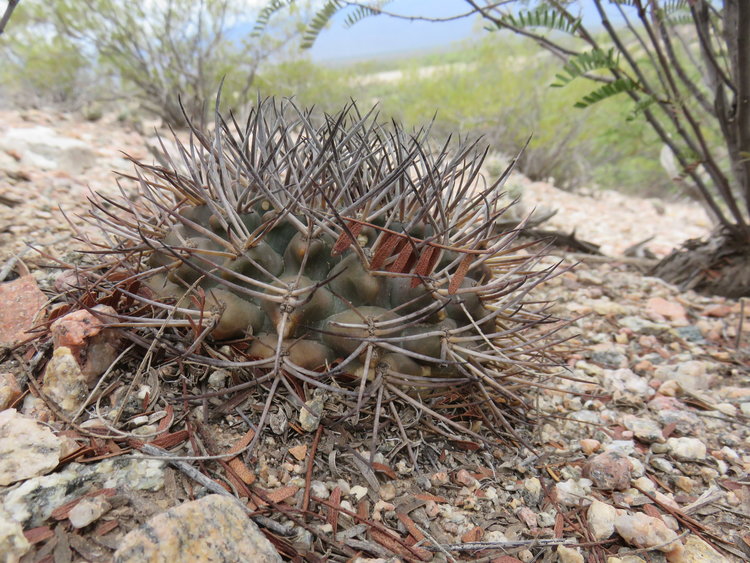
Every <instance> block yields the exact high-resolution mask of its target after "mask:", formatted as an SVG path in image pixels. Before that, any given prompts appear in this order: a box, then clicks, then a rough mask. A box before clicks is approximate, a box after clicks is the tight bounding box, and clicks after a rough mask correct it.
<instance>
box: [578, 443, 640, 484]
mask: <svg viewBox="0 0 750 563" xmlns="http://www.w3.org/2000/svg"><path fill="white" fill-rule="evenodd" d="M583 475H584V477H588V478H589V479H591V481H592V482H593V483H594V486H595V487H596V488H598V489H602V490H606V491H613V490H618V491H624V490H625V489H627V488H628V487H629V486H630V460H629V459H628V458H627V457H626V456H623V455H621V454H619V453H617V452H604V453H603V454H599V455H597V456H594V457H592V458H590V459H588V460H587V461H586V464H585V465H584V466H583Z"/></svg>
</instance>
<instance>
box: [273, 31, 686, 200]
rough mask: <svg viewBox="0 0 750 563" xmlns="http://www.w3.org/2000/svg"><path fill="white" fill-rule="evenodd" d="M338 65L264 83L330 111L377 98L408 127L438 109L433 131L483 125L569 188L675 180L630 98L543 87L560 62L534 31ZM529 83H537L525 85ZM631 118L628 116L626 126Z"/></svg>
mask: <svg viewBox="0 0 750 563" xmlns="http://www.w3.org/2000/svg"><path fill="white" fill-rule="evenodd" d="M368 66H369V68H366V69H363V68H362V65H354V66H351V67H346V68H339V69H326V68H321V67H318V66H315V65H312V64H310V63H300V62H296V63H291V64H286V65H283V66H280V67H277V68H275V69H273V71H272V72H269V73H267V74H264V75H263V77H262V80H259V82H262V91H263V92H264V93H269V94H270V93H278V94H282V95H287V94H290V93H292V92H296V95H297V98H298V99H300V100H301V101H302V102H304V103H315V104H317V105H318V106H319V107H321V108H322V109H326V110H331V111H333V110H334V109H335V108H337V107H339V106H340V105H341V104H342V103H344V102H345V101H346V100H347V99H349V98H350V97H353V98H355V99H358V100H362V101H366V102H368V103H369V102H370V101H377V102H379V104H380V109H381V115H382V116H383V117H386V118H387V117H394V118H396V119H397V120H399V121H401V122H402V123H404V125H405V126H408V127H419V126H421V125H423V124H424V123H426V122H429V121H430V120H432V119H433V117H434V118H435V121H434V124H433V132H435V133H437V134H438V136H447V135H450V134H459V135H462V136H467V135H468V136H474V137H476V136H478V135H483V136H484V137H485V138H486V139H487V141H488V142H489V143H490V144H491V145H492V147H493V148H494V149H495V150H498V151H500V152H502V153H504V154H505V155H507V156H508V157H512V156H515V155H516V154H517V153H518V152H519V151H520V150H521V149H522V148H523V147H524V145H525V144H526V142H527V140H528V139H529V137H531V140H530V142H529V146H528V147H527V149H526V150H525V151H524V153H523V154H522V155H521V159H520V162H519V166H520V167H521V170H522V171H523V172H524V173H525V174H526V175H528V176H529V177H531V178H532V179H537V180H543V179H547V178H554V181H555V183H556V185H558V186H559V187H564V188H572V187H576V186H581V185H597V186H601V187H605V188H613V189H620V190H624V191H628V192H636V193H641V194H646V195H655V194H665V193H669V192H670V191H671V190H673V189H674V185H673V183H672V182H671V180H670V178H669V177H668V176H667V174H666V173H665V172H664V170H663V169H662V167H661V165H660V164H659V151H660V149H661V143H660V142H659V141H658V139H657V137H656V135H655V134H654V133H653V132H652V131H651V130H650V128H649V127H648V126H647V124H646V123H645V122H639V121H633V122H628V119H629V117H630V116H631V113H632V111H633V107H632V104H630V103H623V100H622V99H618V98H612V99H608V100H604V101H602V102H601V103H599V104H596V105H595V106H593V107H590V108H587V109H585V110H581V109H577V108H575V107H574V105H575V104H576V103H577V102H578V101H579V100H580V99H581V98H582V97H583V96H584V95H586V94H588V92H589V91H590V86H588V85H587V84H586V83H585V82H582V81H573V82H571V83H570V84H569V85H567V86H566V87H565V88H550V87H548V86H549V85H551V84H552V83H553V82H555V81H556V80H557V78H556V74H557V73H559V70H560V64H559V61H557V60H556V59H555V58H553V57H552V56H551V55H548V54H546V53H543V52H541V53H540V51H539V49H538V47H537V46H536V45H534V44H533V43H532V42H531V41H528V40H524V39H520V38H517V37H514V36H512V35H510V34H505V33H501V34H492V35H489V36H484V37H483V38H482V39H481V40H477V41H474V42H469V43H466V44H463V45H460V46H457V47H456V48H455V49H454V50H452V51H451V52H450V53H449V55H448V56H445V55H442V54H441V55H439V56H438V55H432V54H428V55H424V56H419V57H412V58H408V59H401V60H396V61H393V60H390V61H381V62H377V63H373V64H372V65H368ZM529 85H536V86H532V87H530V86H529ZM626 125H627V126H626Z"/></svg>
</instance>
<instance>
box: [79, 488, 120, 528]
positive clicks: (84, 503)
mask: <svg viewBox="0 0 750 563" xmlns="http://www.w3.org/2000/svg"><path fill="white" fill-rule="evenodd" d="M110 508H112V506H111V505H110V504H109V502H108V501H107V497H105V496H103V495H100V496H96V497H86V498H83V499H81V501H80V502H79V503H78V504H76V505H75V506H74V507H73V508H71V509H70V512H69V513H68V519H69V520H70V523H71V525H72V526H73V527H74V528H84V527H85V526H88V525H89V524H91V523H92V522H95V521H96V520H98V519H99V518H101V517H102V516H103V515H104V514H106V513H107V511H109V509H110Z"/></svg>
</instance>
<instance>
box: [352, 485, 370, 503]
mask: <svg viewBox="0 0 750 563" xmlns="http://www.w3.org/2000/svg"><path fill="white" fill-rule="evenodd" d="M349 494H350V495H351V496H353V497H354V499H355V500H356V501H357V502H359V501H360V500H362V497H364V496H365V495H366V494H367V487H363V486H361V485H354V486H353V487H352V488H351V489H349Z"/></svg>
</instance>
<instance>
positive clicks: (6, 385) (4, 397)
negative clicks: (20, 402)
mask: <svg viewBox="0 0 750 563" xmlns="http://www.w3.org/2000/svg"><path fill="white" fill-rule="evenodd" d="M21 393H23V391H22V390H21V386H20V385H19V384H18V381H16V377H15V376H14V375H13V374H12V373H0V411H3V410H5V409H7V408H8V407H9V406H11V405H12V404H13V402H14V401H15V400H16V399H18V397H20V396H21Z"/></svg>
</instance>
